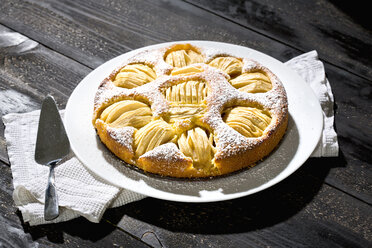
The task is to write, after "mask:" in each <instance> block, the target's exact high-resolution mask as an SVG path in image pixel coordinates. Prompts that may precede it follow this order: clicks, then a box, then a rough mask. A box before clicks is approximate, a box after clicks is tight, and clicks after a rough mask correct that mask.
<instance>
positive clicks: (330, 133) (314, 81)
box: [285, 51, 338, 157]
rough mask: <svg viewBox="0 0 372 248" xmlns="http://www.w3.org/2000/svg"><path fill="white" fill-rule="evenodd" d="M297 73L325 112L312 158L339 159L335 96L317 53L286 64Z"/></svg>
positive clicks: (313, 52) (305, 55)
mask: <svg viewBox="0 0 372 248" xmlns="http://www.w3.org/2000/svg"><path fill="white" fill-rule="evenodd" d="M285 65H287V66H288V67H290V68H292V69H293V70H294V71H296V72H297V73H298V74H299V75H300V76H301V77H302V78H303V79H304V80H305V82H306V83H308V84H309V86H310V87H311V88H312V89H313V91H314V93H315V95H316V96H317V98H318V99H319V103H320V106H321V108H322V110H323V132H322V136H321V138H320V140H319V143H318V145H317V147H316V148H315V150H314V152H313V153H312V154H311V157H337V156H338V141H337V134H336V132H335V130H334V127H333V123H334V111H333V104H334V99H333V94H332V90H331V85H330V84H329V81H328V79H327V78H326V74H325V70H324V65H323V63H322V62H321V61H320V60H319V58H318V53H317V52H316V51H311V52H308V53H305V54H302V55H300V56H297V57H295V58H293V59H291V60H289V61H287V62H286V63H285Z"/></svg>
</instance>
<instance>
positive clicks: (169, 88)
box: [93, 44, 288, 178]
mask: <svg viewBox="0 0 372 248" xmlns="http://www.w3.org/2000/svg"><path fill="white" fill-rule="evenodd" d="M94 101H95V102H94V113H93V125H94V127H95V128H96V131H97V133H98V135H99V138H100V139H101V141H102V142H103V143H104V144H105V145H106V147H107V148H108V149H109V150H110V151H111V152H112V153H114V154H115V155H116V156H117V157H119V158H120V159H122V160H124V161H125V162H126V163H128V164H131V165H134V166H137V167H139V168H141V169H142V170H143V171H145V172H151V173H155V174H159V175H162V176H170V177H186V178H190V177H210V176H218V175H224V174H227V173H231V172H234V171H237V170H239V169H242V168H245V167H252V166H254V165H255V163H256V162H257V161H259V160H261V159H263V158H264V157H265V156H267V155H268V154H270V152H272V150H273V149H274V148H275V147H276V146H277V145H278V143H279V142H280V140H281V139H282V137H283V135H284V133H285V131H286V128H287V122H288V103H287V96H286V92H285V90H284V87H283V85H282V83H281V82H280V80H279V79H278V78H277V77H276V76H275V75H274V74H273V73H272V72H271V71H270V70H269V69H268V68H266V67H265V66H263V65H261V64H259V63H258V62H256V61H253V60H251V59H249V58H240V57H236V56H232V55H229V54H228V53H226V52H225V51H218V50H215V49H212V48H208V47H196V46H193V45H191V44H176V45H172V46H170V47H166V48H160V49H153V50H147V51H144V52H139V53H137V54H135V55H134V56H132V57H130V58H128V59H126V61H123V64H122V65H121V66H120V67H119V68H116V69H115V70H113V72H112V73H111V74H110V75H108V77H107V78H105V79H104V80H103V82H102V83H101V84H100V86H99V88H98V90H97V93H96V96H95V100H94Z"/></svg>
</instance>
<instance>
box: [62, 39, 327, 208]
mask: <svg viewBox="0 0 372 248" xmlns="http://www.w3.org/2000/svg"><path fill="white" fill-rule="evenodd" d="M174 43H191V44H193V45H196V46H206V47H213V48H216V49H219V50H222V51H226V52H228V53H230V54H232V55H235V56H238V57H247V58H252V59H254V60H256V61H258V62H260V63H262V64H263V65H265V66H267V67H268V68H269V69H270V70H271V71H272V72H274V73H275V74H276V75H277V76H278V77H279V78H280V80H281V81H282V82H283V84H284V87H285V89H286V91H287V95H288V104H289V114H290V117H289V124H288V130H287V133H286V135H285V136H284V138H283V140H282V141H281V143H280V145H279V147H278V148H277V149H276V150H275V151H274V152H273V153H272V154H271V155H270V156H269V157H267V158H266V159H265V160H264V161H263V162H261V163H259V164H258V165H256V166H255V167H253V168H251V169H245V170H242V171H239V172H236V173H233V174H230V175H227V176H222V177H217V178H212V179H196V180H193V179H192V180H190V179H172V178H168V177H160V176H156V175H152V174H146V173H144V172H142V171H140V170H138V169H135V168H134V166H130V165H127V164H125V163H124V162H122V161H120V160H119V159H118V158H116V157H115V156H114V155H113V154H112V153H111V152H110V151H109V150H108V149H107V148H106V147H105V146H104V145H103V144H102V143H101V142H100V140H99V138H98V136H97V135H96V132H95V130H94V128H93V125H92V121H91V120H92V114H93V99H94V96H95V94H96V90H97V88H98V86H99V84H100V83H101V81H102V80H103V79H104V78H105V77H106V76H107V75H109V74H110V73H111V71H112V70H113V69H114V68H116V67H117V66H119V65H120V64H121V63H122V61H123V60H124V59H126V58H128V57H130V56H132V55H133V54H135V53H137V52H139V51H141V50H146V49H152V48H159V47H164V46H169V45H171V44H174ZM65 126H66V131H67V134H68V137H69V139H70V142H71V147H72V150H73V151H74V153H75V154H76V156H77V157H78V158H79V160H80V161H81V162H82V163H83V164H84V165H85V166H86V167H87V168H88V169H89V170H90V171H92V172H93V173H94V174H96V175H97V176H99V177H101V178H102V179H104V180H106V181H107V182H109V183H111V184H114V185H116V186H118V187H122V188H125V189H128V190H131V191H134V192H137V193H141V194H144V195H147V196H151V197H155V198H160V199H165V200H172V201H181V202H212V201H222V200H228V199H233V198H237V197H242V196H246V195H249V194H253V193H255V192H258V191H261V190H263V189H266V188H268V187H270V186H272V185H274V184H276V183H278V182H280V181H281V180H283V179H284V178H286V177H288V176H289V175H290V174H292V173H293V172H294V171H295V170H296V169H298V168H299V167H300V166H301V165H302V164H303V163H304V162H305V161H306V160H307V159H308V157H309V156H310V155H311V153H312V152H313V150H314V148H315V146H316V145H317V143H318V140H319V138H320V135H321V130H322V128H323V119H322V112H321V108H320V105H319V102H318V100H317V98H316V97H315V95H314V93H313V91H312V90H311V88H310V87H309V86H308V85H307V84H306V83H305V82H304V81H303V79H301V78H300V77H299V76H298V75H297V74H296V73H295V72H294V71H292V70H291V69H290V68H288V67H286V66H285V65H284V64H283V63H281V62H280V61H278V60H276V59H274V58H272V57H270V56H268V55H265V54H263V53H261V52H258V51H256V50H253V49H250V48H247V47H242V46H237V45H232V44H226V43H220V42H211V41H179V42H170V43H163V44H157V45H153V46H149V47H144V48H141V49H137V50H135V51H131V52H128V53H126V54H123V55H120V56H118V57H116V58H114V59H112V60H110V61H107V62H106V63H104V64H103V65H101V66H100V67H98V68H97V69H95V70H94V71H92V72H91V73H90V74H89V75H88V76H86V77H85V78H84V79H83V80H82V81H81V82H80V84H79V85H78V86H77V87H76V89H75V90H74V92H73V93H72V95H71V97H70V99H69V101H68V103H67V106H66V111H65Z"/></svg>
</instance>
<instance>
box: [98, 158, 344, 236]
mask: <svg viewBox="0 0 372 248" xmlns="http://www.w3.org/2000/svg"><path fill="white" fill-rule="evenodd" d="M344 161H345V160H344V159H343V156H342V155H341V156H339V157H338V158H311V159H309V160H308V161H307V162H306V163H305V164H304V165H303V166H302V167H301V168H300V169H299V170H298V171H297V172H295V173H294V174H292V175H291V176H290V177H288V178H287V179H285V180H284V181H282V182H280V183H279V184H277V185H275V186H273V187H271V188H269V189H266V190H264V191H261V192H259V193H256V194H253V195H250V196H247V197H243V198H240V199H235V200H229V201H223V202H215V203H197V204H196V203H179V202H171V201H163V200H158V199H153V198H146V199H144V200H142V201H141V202H138V203H133V204H129V205H127V206H123V207H120V208H117V209H113V210H111V211H110V213H108V214H107V215H106V216H105V217H106V218H108V219H109V221H110V222H113V223H116V222H117V221H118V220H119V219H120V218H121V216H123V215H128V216H130V217H132V218H134V219H137V220H140V221H143V222H146V223H148V224H150V225H154V226H157V227H160V228H163V229H166V230H168V231H171V232H185V233H193V234H196V233H199V234H227V233H241V232H247V231H253V230H257V229H262V228H265V227H270V226H273V225H276V224H278V223H281V222H283V221H285V220H287V219H289V218H291V217H292V216H294V215H296V214H297V213H298V212H300V211H301V210H302V209H303V208H304V207H305V206H306V205H307V204H308V203H309V202H310V201H311V200H312V199H313V198H314V197H315V196H316V195H317V193H318V191H319V190H320V189H321V187H322V185H323V182H324V179H325V177H326V176H327V174H328V173H329V170H330V169H331V168H332V167H340V166H344V165H345V162H344Z"/></svg>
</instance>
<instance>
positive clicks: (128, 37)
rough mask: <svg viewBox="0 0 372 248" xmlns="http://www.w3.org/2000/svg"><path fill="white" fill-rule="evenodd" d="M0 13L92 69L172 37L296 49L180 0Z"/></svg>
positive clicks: (67, 1) (8, 5)
mask: <svg viewBox="0 0 372 248" xmlns="http://www.w3.org/2000/svg"><path fill="white" fill-rule="evenodd" d="M138 10H141V11H138ZM0 13H1V15H0V23H2V24H3V25H5V26H7V27H9V28H11V29H14V30H16V31H17V32H19V33H22V34H24V35H26V36H28V37H30V38H31V39H33V40H35V41H37V42H39V43H42V44H43V45H45V46H47V47H50V48H52V49H53V50H56V51H58V52H59V53H61V54H64V55H66V56H67V57H70V58H72V59H74V60H76V61H79V62H80V63H82V64H84V65H86V66H88V67H91V68H95V67H96V66H97V65H100V64H101V63H103V62H104V61H106V60H108V59H110V58H112V57H114V56H117V55H119V54H122V53H124V52H127V51H128V50H131V49H135V48H139V47H142V46H146V45H150V44H155V43H159V42H165V41H174V40H214V41H222V42H228V43H233V44H240V45H245V46H249V47H252V48H254V49H257V50H260V51H264V52H266V53H268V54H271V55H272V56H274V57H277V58H283V59H290V58H292V57H293V56H295V55H298V54H299V53H300V52H299V51H296V50H294V49H291V48H288V47H287V46H285V45H283V44H280V43H278V42H275V41H273V40H271V39H269V38H267V37H264V36H262V35H260V34H257V33H256V32H253V31H251V30H249V29H247V28H244V27H241V26H238V25H236V24H234V23H231V22H226V20H225V19H223V18H219V17H216V16H215V15H214V14H210V13H208V12H206V11H203V10H200V9H199V8H196V7H194V6H192V5H190V4H187V3H183V2H180V1H171V2H168V1H161V0H160V1H159V0H158V1H131V0H129V1H119V0H115V1H95V0H88V1H72V0H63V1H53V0H46V1H20V0H14V1H13V0H12V1H10V0H3V4H2V5H1V6H0ZM149 37H151V38H149Z"/></svg>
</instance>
